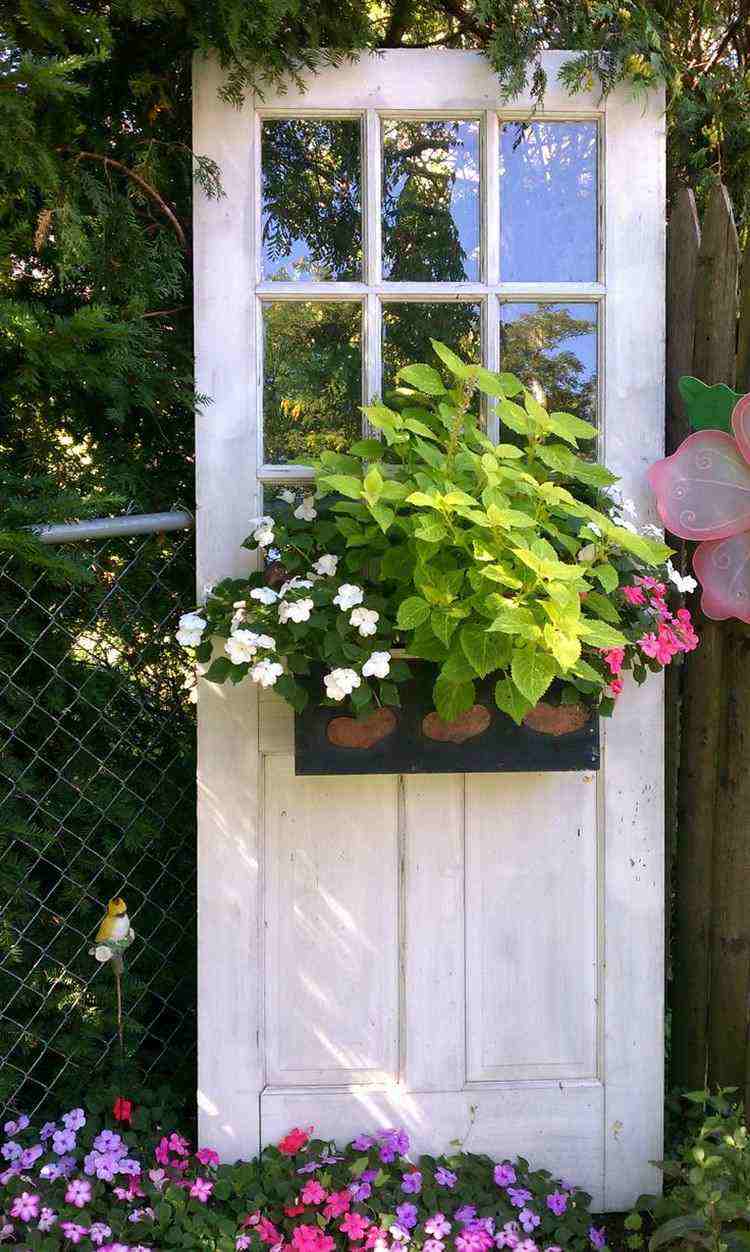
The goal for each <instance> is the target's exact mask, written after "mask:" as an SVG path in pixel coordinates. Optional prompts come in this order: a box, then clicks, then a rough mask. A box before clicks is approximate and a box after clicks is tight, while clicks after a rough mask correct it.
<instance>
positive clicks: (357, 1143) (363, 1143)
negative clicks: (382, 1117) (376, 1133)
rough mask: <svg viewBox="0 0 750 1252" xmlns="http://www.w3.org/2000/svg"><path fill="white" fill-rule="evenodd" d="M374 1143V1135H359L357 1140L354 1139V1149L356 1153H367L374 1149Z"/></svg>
mask: <svg viewBox="0 0 750 1252" xmlns="http://www.w3.org/2000/svg"><path fill="white" fill-rule="evenodd" d="M374 1142H375V1140H374V1139H373V1137H372V1135H357V1138H356V1139H352V1147H353V1148H354V1150H355V1152H366V1151H367V1149H368V1148H371V1147H372V1145H373V1144H374Z"/></svg>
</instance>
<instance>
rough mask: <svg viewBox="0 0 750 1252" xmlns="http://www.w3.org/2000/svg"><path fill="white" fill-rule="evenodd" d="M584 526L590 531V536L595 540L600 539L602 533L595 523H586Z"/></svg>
mask: <svg viewBox="0 0 750 1252" xmlns="http://www.w3.org/2000/svg"><path fill="white" fill-rule="evenodd" d="M586 526H587V528H588V530H590V531H591V533H592V535H596V538H597V539H601V537H602V532H601V530H600V528H599V527H598V526H597V524H596V522H587V523H586Z"/></svg>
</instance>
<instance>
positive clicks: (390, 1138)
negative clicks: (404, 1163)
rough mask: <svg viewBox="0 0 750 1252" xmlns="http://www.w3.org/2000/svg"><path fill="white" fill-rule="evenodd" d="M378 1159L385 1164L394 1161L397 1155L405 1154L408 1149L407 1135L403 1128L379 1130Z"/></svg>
mask: <svg viewBox="0 0 750 1252" xmlns="http://www.w3.org/2000/svg"><path fill="white" fill-rule="evenodd" d="M378 1139H379V1140H380V1159H381V1161H383V1163H384V1164H385V1165H389V1164H390V1162H391V1161H395V1159H396V1157H397V1156H405V1155H406V1153H407V1152H408V1151H409V1136H408V1135H407V1133H406V1131H405V1130H395V1129H391V1130H379V1131H378Z"/></svg>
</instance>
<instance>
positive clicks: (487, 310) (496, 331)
mask: <svg viewBox="0 0 750 1252" xmlns="http://www.w3.org/2000/svg"><path fill="white" fill-rule="evenodd" d="M482 360H483V362H484V365H485V368H486V369H488V370H493V371H497V370H499V369H500V309H499V305H498V299H497V296H495V295H489V296H487V299H486V300H485V301H484V302H483V305H482ZM482 401H483V413H484V418H485V422H486V429H487V435H488V437H489V438H490V439H491V440H492V442H493V443H497V442H498V439H499V437H500V424H499V421H498V416H497V410H496V406H495V401H494V399H493V398H492V396H483V397H482Z"/></svg>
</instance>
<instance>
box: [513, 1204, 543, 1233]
mask: <svg viewBox="0 0 750 1252" xmlns="http://www.w3.org/2000/svg"><path fill="white" fill-rule="evenodd" d="M518 1220H519V1222H520V1223H521V1225H522V1226H523V1228H524V1230H525V1231H526V1234H527V1235H530V1234H532V1233H533V1231H534V1228H535V1226H538V1225H539V1223H540V1221H541V1220H542V1219H541V1217H539V1216H538V1215H537V1214H536V1213H535V1212H534V1210H533V1209H521V1212H520V1213H519V1214H518Z"/></svg>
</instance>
